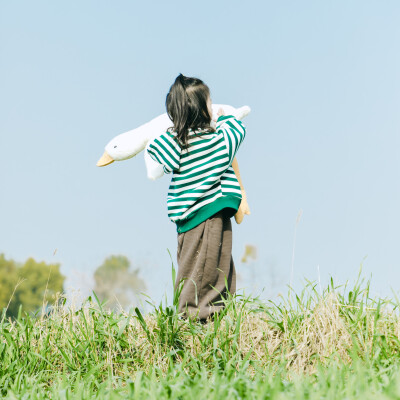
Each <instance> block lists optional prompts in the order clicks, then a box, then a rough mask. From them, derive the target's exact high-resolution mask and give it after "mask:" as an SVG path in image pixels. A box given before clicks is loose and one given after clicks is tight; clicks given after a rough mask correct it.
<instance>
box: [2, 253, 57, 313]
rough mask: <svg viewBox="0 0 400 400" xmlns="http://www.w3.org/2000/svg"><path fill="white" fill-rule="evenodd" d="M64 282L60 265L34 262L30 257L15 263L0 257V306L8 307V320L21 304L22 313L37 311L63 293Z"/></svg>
mask: <svg viewBox="0 0 400 400" xmlns="http://www.w3.org/2000/svg"><path fill="white" fill-rule="evenodd" d="M64 280H65V277H64V276H63V275H62V274H61V272H60V264H46V263H45V262H36V261H35V260H34V259H33V258H29V259H28V260H27V261H26V262H25V263H24V264H17V263H15V262H14V261H13V260H6V259H5V257H4V255H3V254H0V307H1V309H3V308H4V307H7V305H9V307H8V310H7V316H11V317H16V316H17V314H18V309H19V306H20V305H21V304H22V309H23V310H24V311H26V312H35V311H38V310H39V309H40V307H42V306H43V304H46V303H52V302H53V301H54V300H55V299H56V294H57V293H60V292H62V291H63V286H64Z"/></svg>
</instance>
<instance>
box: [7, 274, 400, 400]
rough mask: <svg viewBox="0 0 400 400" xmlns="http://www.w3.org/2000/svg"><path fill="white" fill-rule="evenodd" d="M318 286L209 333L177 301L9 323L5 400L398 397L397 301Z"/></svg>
mask: <svg viewBox="0 0 400 400" xmlns="http://www.w3.org/2000/svg"><path fill="white" fill-rule="evenodd" d="M369 287H370V286H369V282H363V281H358V282H356V284H355V285H354V287H353V288H352V289H351V290H349V289H348V288H345V287H340V288H338V287H335V286H334V284H333V282H331V284H330V286H329V287H327V288H326V289H325V290H323V291H322V293H321V292H319V291H317V290H316V285H315V284H313V283H307V284H306V286H305V288H304V289H303V291H302V292H301V293H298V294H295V295H291V296H287V297H286V298H282V300H281V301H280V302H278V303H274V302H272V301H270V302H262V301H260V300H259V299H255V298H251V297H244V296H236V297H234V298H231V299H229V300H228V301H227V302H226V307H225V309H224V311H223V312H221V313H220V314H219V315H217V316H216V318H215V319H214V320H213V321H210V322H209V323H208V324H201V323H199V322H196V321H195V320H184V319H182V318H181V317H180V315H179V314H178V313H177V311H176V310H177V308H176V305H177V299H178V298H177V296H178V294H175V297H174V300H173V304H172V305H170V306H168V305H166V304H163V303H162V304H160V305H158V306H154V309H153V310H152V312H150V313H149V314H147V315H142V313H141V312H140V311H139V309H136V310H131V311H130V312H129V313H125V312H123V313H121V314H117V313H112V312H108V311H106V310H105V309H104V308H103V305H102V304H101V303H100V302H98V301H97V299H96V298H95V296H94V297H93V298H89V299H87V301H86V302H85V303H84V304H83V306H82V307H81V308H79V309H77V310H75V309H74V308H73V307H71V306H69V307H67V306H66V304H65V302H57V303H56V305H55V307H54V311H53V312H52V313H51V314H50V315H48V316H43V315H42V316H40V315H37V316H30V315H27V314H23V313H22V312H20V313H19V316H18V318H17V319H16V320H14V321H11V320H7V319H6V318H5V313H4V312H3V316H2V318H1V322H0V395H1V396H2V397H4V398H27V399H28V398H29V399H36V398H37V399H39V398H62V399H81V398H82V399H89V398H99V399H100V398H101V399H103V398H104V399H106V398H109V399H114V398H115V399H119V398H132V399H149V398H154V399H160V398H176V399H178V398H181V399H183V398H189V397H191V398H194V399H202V398H204V399H214V398H215V399H221V398H228V397H229V398H259V399H295V398H299V399H300V398H301V399H303V398H308V399H317V398H318V399H319V398H327V399H329V398H332V399H334V398H347V399H352V398H360V397H364V398H374V399H377V398H399V397H400V375H399V374H400V371H399V367H398V360H399V350H400V341H399V339H400V336H399V335H400V331H399V328H400V319H399V315H398V312H397V311H398V310H397V309H398V306H399V304H398V301H397V300H396V301H393V300H390V299H373V298H371V297H370V290H369Z"/></svg>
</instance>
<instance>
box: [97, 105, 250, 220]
mask: <svg viewBox="0 0 400 400" xmlns="http://www.w3.org/2000/svg"><path fill="white" fill-rule="evenodd" d="M221 108H222V109H223V110H224V113H225V115H233V116H234V117H235V118H237V119H239V120H241V119H243V118H244V117H246V116H247V115H248V114H249V113H250V107H248V106H244V107H240V108H237V109H236V108H234V107H232V106H229V105H223V104H213V106H212V109H213V122H212V123H213V124H215V121H216V119H217V117H216V116H217V112H218V110H219V109H221ZM171 126H172V122H171V120H170V118H169V117H168V114H167V113H164V114H162V115H160V116H158V117H156V118H154V119H152V120H151V121H150V122H147V123H146V124H143V125H141V126H139V127H138V128H136V129H132V130H130V131H128V132H125V133H121V134H120V135H118V136H115V137H114V138H113V139H111V141H110V142H109V143H108V144H107V145H106V147H105V151H104V154H103V155H102V156H101V158H100V159H99V161H98V162H97V164H96V165H97V166H98V167H104V166H106V165H109V164H111V163H113V162H114V161H123V160H127V159H129V158H132V157H134V156H136V155H137V154H138V153H140V152H141V151H143V150H144V149H145V148H146V145H147V143H148V142H150V141H151V140H152V139H154V138H155V137H157V136H159V135H161V134H162V133H164V132H165V131H166V130H167V129H168V128H169V127H171ZM144 153H145V163H146V170H147V176H148V178H149V179H153V180H155V179H157V178H160V177H161V176H162V175H163V174H164V171H163V168H162V166H161V165H155V164H154V161H153V160H152V159H151V158H150V157H149V156H148V155H147V151H145V152H144ZM232 167H233V170H234V171H235V174H236V177H237V179H238V181H239V184H240V187H241V189H242V201H241V203H240V207H239V210H238V211H237V213H236V215H235V220H236V222H237V223H238V224H240V223H241V222H242V221H243V217H244V215H245V214H250V210H249V206H248V204H247V197H246V192H245V190H244V188H243V185H242V181H241V178H240V172H239V165H238V163H237V161H236V158H235V159H234V161H233V163H232Z"/></svg>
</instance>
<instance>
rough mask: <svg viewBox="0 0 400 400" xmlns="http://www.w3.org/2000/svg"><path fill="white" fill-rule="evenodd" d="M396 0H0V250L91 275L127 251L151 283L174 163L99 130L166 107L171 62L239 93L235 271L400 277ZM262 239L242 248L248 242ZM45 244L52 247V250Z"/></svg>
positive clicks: (161, 272)
mask: <svg viewBox="0 0 400 400" xmlns="http://www.w3.org/2000/svg"><path fill="white" fill-rule="evenodd" d="M399 20H400V3H399V2H398V1H394V0H393V1H367V0H360V1H355V0H354V1H344V0H343V1H320V0H316V1H301V2H299V1H285V2H282V1H279V2H277V1H246V2H238V1H218V2H215V1H203V2H188V1H168V2H166V1H158V2H154V1H148V2H136V1H118V2H109V1H98V0H96V1H85V2H81V1H68V2H67V1H65V2H54V1H34V2H33V1H18V2H17V1H14V2H11V1H5V0H0V149H1V156H0V188H1V189H0V190H1V193H0V221H1V229H0V252H3V253H5V255H6V257H9V258H13V259H15V260H17V261H24V260H25V259H26V258H27V257H30V256H33V257H34V258H35V259H37V260H45V261H47V262H59V263H61V265H62V272H63V273H64V274H65V275H67V276H68V277H69V280H68V284H69V285H72V286H74V287H80V286H82V287H83V286H85V285H86V284H87V281H88V279H89V278H90V276H91V274H92V272H93V270H94V269H95V268H96V267H97V266H98V265H99V264H101V262H102V261H103V259H104V258H105V257H106V256H108V255H111V254H124V255H126V256H128V257H129V258H130V260H131V261H132V263H133V265H134V266H135V267H139V268H140V269H141V276H142V277H143V278H144V279H145V280H146V281H147V283H148V287H149V293H150V295H151V296H152V297H153V298H154V299H155V300H159V299H160V298H161V295H162V293H164V291H165V288H166V285H168V284H169V281H170V259H169V255H168V253H167V249H170V251H171V253H172V255H173V256H175V251H176V232H175V227H174V225H173V224H172V223H171V222H170V221H169V220H168V218H167V213H166V191H167V187H168V184H169V177H164V178H163V179H162V180H160V181H157V182H151V181H148V180H147V178H146V176H145V167H144V162H143V158H142V155H139V156H138V157H136V158H134V159H131V160H128V161H124V162H120V163H114V164H112V165H110V166H108V167H105V168H97V167H96V166H95V164H96V161H97V159H98V158H99V157H100V156H101V154H102V153H103V149H104V146H105V145H106V143H107V142H108V141H109V140H110V139H111V138H112V137H114V136H115V135H117V134H119V133H122V132H124V131H126V130H129V129H133V128H135V127H137V126H139V125H141V124H142V123H145V122H147V121H148V120H150V119H151V118H153V117H155V116H157V115H159V114H161V113H162V112H164V101H165V95H166V93H167V91H168V89H169V86H170V85H171V84H172V82H173V80H174V78H175V77H176V75H177V74H178V73H180V72H182V73H183V74H185V75H192V76H197V77H200V78H201V79H203V80H204V81H205V82H206V83H207V84H208V85H209V87H210V89H211V92H212V98H213V100H214V102H216V103H227V104H232V105H234V106H242V105H245V104H247V105H249V106H251V107H252V114H250V116H249V117H248V118H247V119H246V120H245V124H246V126H247V130H248V134H247V137H246V141H245V143H244V144H243V147H242V148H241V150H240V152H239V154H238V160H239V164H240V168H241V173H242V178H243V180H244V183H245V186H246V188H247V193H248V197H249V203H250V206H251V209H252V215H251V217H249V218H247V219H246V220H245V222H244V223H243V224H242V225H240V226H236V225H235V226H234V251H233V254H234V258H235V260H236V266H237V269H238V273H239V274H240V276H241V277H242V280H241V285H242V286H243V285H244V286H246V285H247V286H249V282H250V278H249V277H251V273H250V272H249V271H250V268H255V271H254V276H255V277H256V281H257V286H258V288H259V289H260V288H262V287H266V291H267V292H269V293H271V295H275V294H276V293H277V292H278V291H280V290H285V289H284V288H285V285H286V284H288V283H289V277H290V268H291V262H292V248H293V236H294V227H295V222H296V217H297V214H298V212H299V210H303V214H302V218H301V220H300V222H299V224H298V227H297V241H296V249H295V259H294V284H295V287H298V288H300V287H301V285H302V284H301V282H302V280H303V278H304V277H305V278H307V279H310V280H316V279H317V266H318V265H319V270H320V274H321V280H322V284H323V285H326V283H327V282H328V279H329V277H330V276H333V277H334V279H335V280H336V281H337V282H338V283H342V282H345V281H346V280H354V278H355V277H356V275H357V273H358V269H359V266H360V263H361V262H362V261H363V260H364V258H365V257H366V258H365V260H364V275H365V276H369V275H371V274H372V282H373V287H374V289H375V290H376V291H377V292H378V293H382V294H390V290H391V289H390V288H391V287H392V288H393V289H394V290H396V291H398V290H399V289H400V257H399V227H400V211H399V205H400V184H399V182H400V168H399V166H400V165H399V164H400V52H399V43H400V24H399ZM247 243H249V244H253V245H255V246H257V247H258V260H257V262H256V263H255V264H254V265H253V266H252V267H249V266H245V265H242V264H241V263H240V257H241V255H242V253H243V249H244V246H245V244H247ZM55 249H58V250H57V253H56V254H55V255H54V256H53V252H54V250H55Z"/></svg>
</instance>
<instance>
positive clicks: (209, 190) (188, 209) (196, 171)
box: [147, 116, 245, 232]
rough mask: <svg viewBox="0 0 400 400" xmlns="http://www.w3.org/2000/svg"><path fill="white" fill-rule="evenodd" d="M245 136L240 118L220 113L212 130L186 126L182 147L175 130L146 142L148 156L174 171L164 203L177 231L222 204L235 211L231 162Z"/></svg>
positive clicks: (236, 200) (237, 201) (236, 198)
mask: <svg viewBox="0 0 400 400" xmlns="http://www.w3.org/2000/svg"><path fill="white" fill-rule="evenodd" d="M244 137H245V128H244V126H243V124H242V123H241V122H240V121H238V120H236V119H235V118H234V117H233V116H220V117H219V118H218V120H217V127H216V130H215V131H210V130H204V129H197V130H192V129H189V130H188V134H187V147H186V148H184V149H183V148H182V147H183V146H182V145H180V144H179V142H178V140H177V133H176V132H174V131H168V132H166V133H165V134H163V135H161V136H160V137H159V138H157V139H155V140H153V142H152V143H150V144H149V146H148V150H147V151H148V153H149V154H150V156H151V157H152V158H153V159H154V160H156V161H157V162H159V163H160V164H162V165H163V166H164V171H165V172H166V173H171V172H173V176H172V180H171V185H170V187H169V191H168V199H167V204H168V216H169V218H170V219H171V220H172V221H173V222H175V223H176V224H177V228H178V232H185V231H187V230H189V229H192V228H193V227H195V226H196V225H198V224H199V223H200V222H202V221H204V220H205V219H207V218H209V217H211V216H212V215H213V214H215V213H216V212H218V211H220V210H222V209H224V208H228V209H230V210H232V211H231V213H232V215H234V214H235V212H236V210H237V209H238V207H239V204H240V201H241V198H242V195H241V189H240V185H239V182H238V180H237V178H236V176H235V173H234V171H233V169H232V166H231V165H232V161H233V158H234V157H235V154H236V152H237V150H238V149H239V146H240V145H241V143H242V141H243V139H244Z"/></svg>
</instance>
